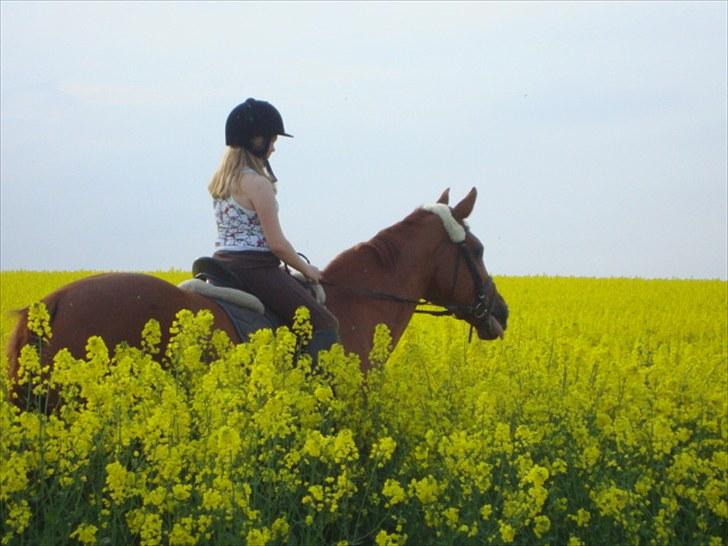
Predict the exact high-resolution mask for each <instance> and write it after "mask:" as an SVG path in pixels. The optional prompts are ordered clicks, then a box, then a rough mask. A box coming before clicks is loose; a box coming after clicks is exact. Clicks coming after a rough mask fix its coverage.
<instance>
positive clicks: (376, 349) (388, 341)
mask: <svg viewBox="0 0 728 546" xmlns="http://www.w3.org/2000/svg"><path fill="white" fill-rule="evenodd" d="M391 352H392V334H391V333H390V331H389V327H388V326H387V325H386V324H377V325H376V326H375V328H374V338H373V343H372V349H371V351H370V352H369V362H371V363H372V364H376V365H383V364H384V363H385V362H386V361H387V359H388V358H389V355H390V354H391Z"/></svg>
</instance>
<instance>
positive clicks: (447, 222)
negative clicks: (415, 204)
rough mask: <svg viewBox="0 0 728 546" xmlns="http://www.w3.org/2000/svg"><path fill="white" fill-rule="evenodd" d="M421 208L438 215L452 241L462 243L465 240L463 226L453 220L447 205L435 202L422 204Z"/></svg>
mask: <svg viewBox="0 0 728 546" xmlns="http://www.w3.org/2000/svg"><path fill="white" fill-rule="evenodd" d="M422 208H423V209H424V210H426V211H428V212H431V213H433V214H437V215H438V216H439V217H440V220H442V225H443V226H445V231H447V234H448V235H449V236H450V240H451V241H452V242H453V243H462V242H463V241H464V240H465V228H464V227H463V226H462V225H461V224H460V223H459V222H458V221H457V220H455V217H454V216H453V215H452V210H450V207H449V206H447V205H443V204H442V203H435V204H434V205H423V206H422Z"/></svg>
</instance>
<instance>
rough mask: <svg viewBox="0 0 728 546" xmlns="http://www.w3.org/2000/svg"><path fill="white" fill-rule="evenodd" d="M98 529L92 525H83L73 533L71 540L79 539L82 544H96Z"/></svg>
mask: <svg viewBox="0 0 728 546" xmlns="http://www.w3.org/2000/svg"><path fill="white" fill-rule="evenodd" d="M97 532H98V529H97V528H96V526H95V525H91V524H90V523H82V524H81V525H79V526H78V527H76V530H75V531H73V533H71V538H75V539H78V541H79V542H81V543H82V544H96V533H97Z"/></svg>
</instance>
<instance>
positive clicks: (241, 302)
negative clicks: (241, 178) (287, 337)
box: [178, 257, 326, 340]
mask: <svg viewBox="0 0 728 546" xmlns="http://www.w3.org/2000/svg"><path fill="white" fill-rule="evenodd" d="M192 275H193V276H194V279H190V280H187V281H184V282H182V283H180V284H179V285H178V287H179V288H181V289H182V290H187V291H188V292H194V293H196V294H200V295H202V296H205V297H207V298H210V299H211V300H213V301H214V302H215V303H217V304H218V305H219V306H220V307H222V309H223V310H224V311H225V313H226V314H227V316H228V318H230V320H231V322H232V323H233V324H234V325H235V329H236V330H237V333H238V335H239V336H240V339H242V340H246V339H248V337H249V335H250V334H251V333H252V332H254V331H256V330H260V329H261V328H276V327H278V326H280V325H282V324H284V321H282V320H281V319H280V318H279V317H277V316H275V315H274V314H273V313H271V312H269V311H267V310H266V309H265V306H264V305H263V302H261V301H260V299H259V298H258V297H257V296H255V295H254V294H251V293H249V292H246V291H244V290H242V289H241V288H240V285H239V282H238V279H237V277H236V275H235V273H233V272H232V271H231V270H230V268H229V267H228V266H227V265H226V264H224V263H223V262H221V261H218V260H216V259H215V258H211V257H202V258H198V259H196V260H195V261H194V262H193V263H192ZM293 276H294V277H295V278H296V280H298V281H299V282H301V283H302V284H303V285H304V286H305V287H307V288H308V289H309V290H310V291H311V293H312V295H313V296H314V297H315V298H316V300H317V301H318V302H319V303H321V304H322V305H323V304H324V303H325V302H326V294H325V293H324V290H323V288H322V287H321V286H320V285H315V286H311V285H309V284H308V283H306V282H305V279H304V278H303V276H302V275H300V274H298V273H297V272H296V273H293Z"/></svg>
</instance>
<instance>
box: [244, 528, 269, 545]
mask: <svg viewBox="0 0 728 546" xmlns="http://www.w3.org/2000/svg"><path fill="white" fill-rule="evenodd" d="M271 539H272V537H271V532H270V529H266V528H263V529H251V530H250V531H248V536H247V545H248V546H266V544H268V542H270V540H271Z"/></svg>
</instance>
